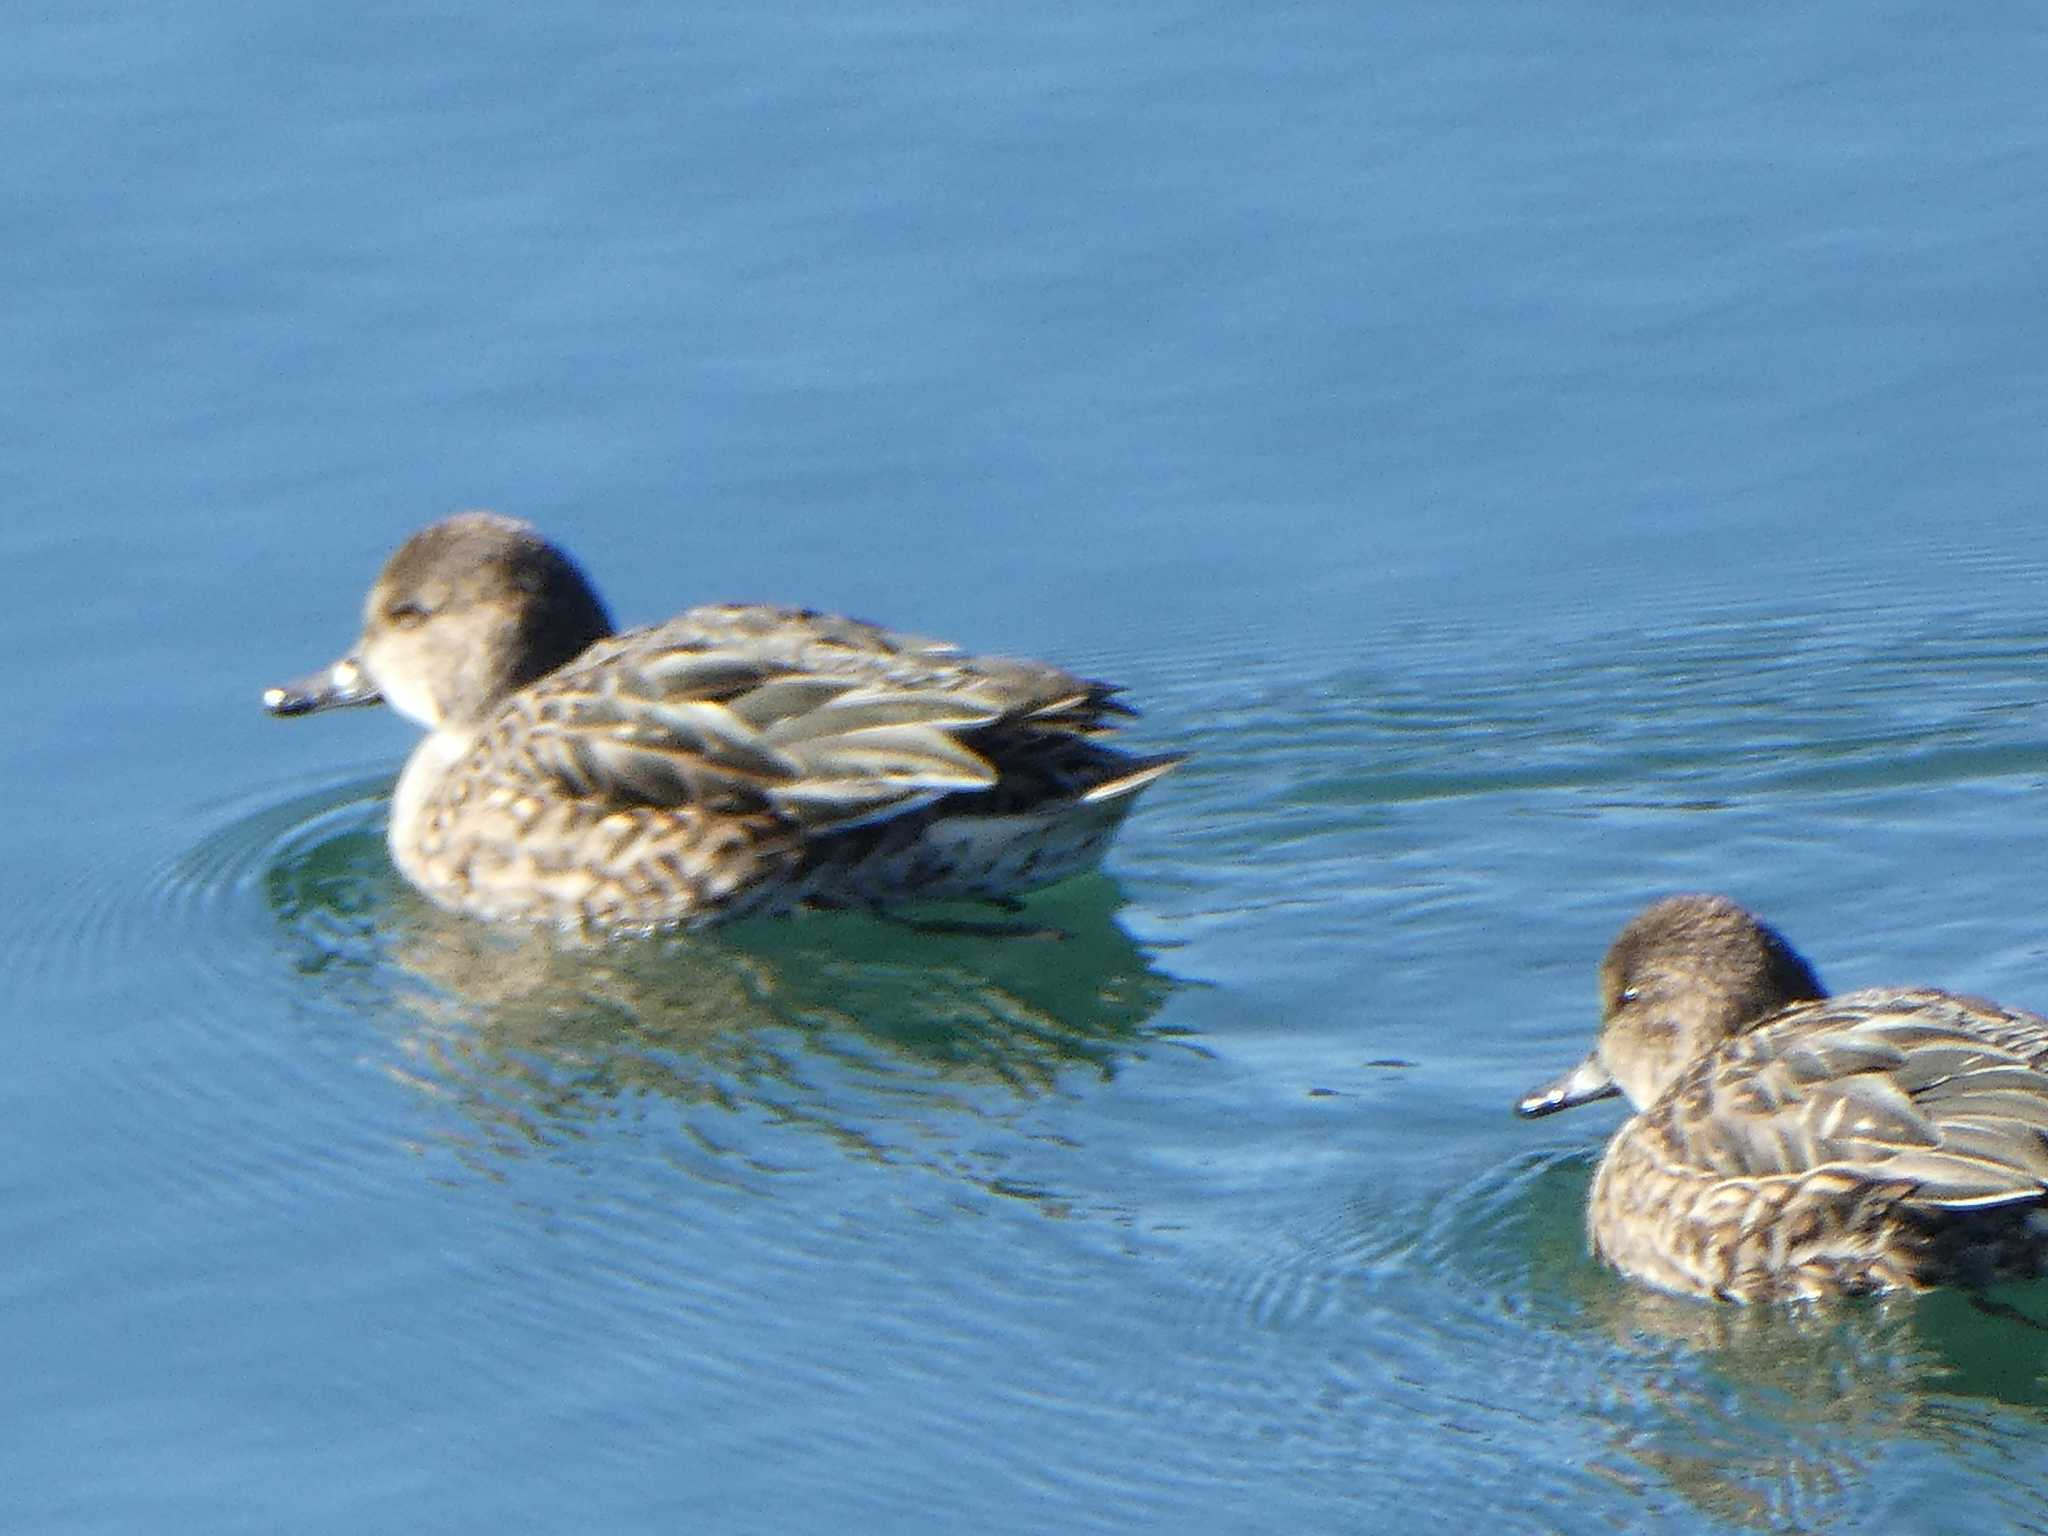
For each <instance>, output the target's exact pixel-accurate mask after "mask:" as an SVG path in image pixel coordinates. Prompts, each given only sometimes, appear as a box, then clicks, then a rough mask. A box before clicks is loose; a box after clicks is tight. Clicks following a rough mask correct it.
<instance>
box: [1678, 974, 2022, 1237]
mask: <svg viewBox="0 0 2048 1536" xmlns="http://www.w3.org/2000/svg"><path fill="white" fill-rule="evenodd" d="M1672 1091H1673V1093H1674V1094H1675V1095H1679V1096H1681V1097H1682V1099H1683V1101H1684V1107H1683V1108H1682V1109H1680V1110H1679V1111H1678V1112H1677V1113H1675V1114H1674V1115H1673V1116H1672V1117H1671V1123H1672V1124H1674V1125H1682V1126H1683V1127H1684V1128H1685V1129H1684V1131H1683V1135H1682V1139H1683V1143H1684V1149H1683V1150H1684V1158H1685V1160H1687V1161H1690V1162H1692V1163H1694V1164H1695V1166H1699V1167H1702V1168H1705V1169H1709V1170H1711V1171H1713V1172H1716V1173H1719V1174H1722V1175H1725V1176H1729V1177H1735V1178H1765V1177H1771V1176H1774V1175H1792V1176H1801V1177H1805V1176H1835V1177H1839V1178H1841V1179H1844V1180H1847V1181H1851V1182H1854V1183H1859V1184H1870V1183H1877V1184H1887V1185H1898V1186H1901V1198H1902V1199H1903V1200H1904V1201H1905V1202H1906V1203H1907V1204H1909V1205H1911V1204H1918V1205H1926V1206H1939V1207H1944V1208H1951V1209H1954V1208H1966V1207H1973V1206H1989V1205H2000V1204H2005V1203H2008V1202H2011V1201H2016V1200H2033V1199H2039V1198H2040V1197H2041V1196H2042V1195H2044V1194H2048V1020H2044V1019H2041V1018H2039V1017H2037V1016H2035V1015H2033V1014H2026V1013H2018V1012H2015V1011H2012V1010H2009V1009H2004V1008H2000V1007H1998V1006H1997V1005H1996V1004H1993V1003H1987V1002H1984V1001H1982V1000H1981V999H1976V998H1968V997H1961V996H1957V995H1955V994H1952V993H1945V992H1934V991H1912V992H1894V991H1870V992H1855V993H1847V994H1844V995H1843V996H1841V997H1837V998H1832V999H1828V1000H1826V1001H1823V1002H1818V1003H1810V1004H1802V1005H1800V1006H1798V1007H1796V1008H1793V1009H1791V1010H1788V1011H1787V1012H1786V1013H1783V1014H1780V1015H1778V1016H1777V1017H1776V1018H1775V1019H1771V1020H1767V1021H1766V1022H1765V1023H1763V1024H1761V1025H1759V1026H1758V1027H1757V1028H1756V1029H1754V1030H1752V1031H1750V1032H1749V1033H1747V1034H1745V1035H1742V1036H1740V1037H1738V1038H1737V1039H1735V1040H1733V1041H1730V1042H1729V1043H1728V1045H1727V1046H1725V1047H1723V1048H1722V1049H1721V1050H1720V1051H1717V1052H1716V1053H1714V1055H1713V1056H1711V1057H1709V1058H1708V1060H1707V1061H1706V1062H1704V1063H1702V1065H1701V1067H1700V1068H1697V1069H1695V1071H1694V1072H1693V1073H1691V1074H1689V1075H1688V1077H1686V1078H1685V1079H1682V1080H1681V1082H1680V1083H1679V1084H1678V1085H1676V1086H1675V1087H1674V1089H1673V1090H1672Z"/></svg>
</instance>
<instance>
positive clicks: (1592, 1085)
mask: <svg viewBox="0 0 2048 1536" xmlns="http://www.w3.org/2000/svg"><path fill="white" fill-rule="evenodd" d="M1620 1092H1621V1086H1620V1085H1619V1084H1618V1083H1616V1082H1615V1081H1614V1079H1613V1078H1611V1077H1609V1076H1608V1075H1607V1069H1606V1068H1605V1067H1603V1066H1601V1065H1600V1059H1599V1058H1598V1057H1597V1056H1588V1057H1587V1058H1586V1059H1585V1060H1584V1061H1582V1062H1580V1063H1579V1064H1578V1065H1577V1066H1576V1067H1573V1068H1572V1069H1571V1071H1569V1072H1567V1073H1565V1075H1564V1076H1563V1077H1560V1078H1558V1079H1556V1080H1555V1081H1554V1082H1548V1083H1545V1084H1544V1085H1543V1086H1542V1087H1541V1088H1538V1089H1537V1090H1536V1091H1535V1092H1533V1093H1530V1094H1525V1095H1524V1096H1523V1097H1522V1098H1521V1099H1520V1100H1519V1101H1518V1102H1517V1103H1516V1105H1515V1113H1516V1114H1518V1115H1520V1116H1521V1117H1522V1118H1523V1119H1524V1120H1534V1119H1537V1118H1538V1117H1540V1116H1543V1115H1554V1114H1556V1113H1557V1112H1558V1111H1559V1110H1560V1109H1574V1108H1576V1107H1577V1106H1579V1105H1581V1104H1591V1103H1592V1102H1593V1101H1594V1100H1595V1099H1611V1098H1613V1097H1614V1096H1615V1095H1616V1094H1618V1093H1620Z"/></svg>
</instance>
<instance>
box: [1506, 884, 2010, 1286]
mask: <svg viewBox="0 0 2048 1536" xmlns="http://www.w3.org/2000/svg"><path fill="white" fill-rule="evenodd" d="M1600 999H1601V1013H1602V1018H1601V1024H1600V1032H1599V1038H1598V1042H1597V1044H1595V1046H1594V1047H1593V1050H1592V1052H1591V1054H1590V1055H1588V1056H1587V1057H1586V1059H1585V1060H1584V1061H1583V1062H1581V1063H1580V1064H1579V1065H1578V1066H1576V1067H1574V1068H1573V1069H1572V1070H1571V1071H1569V1072H1567V1073H1565V1074H1564V1075H1563V1076H1561V1077H1559V1078H1557V1079H1556V1080H1555V1081H1553V1082H1550V1083H1547V1084H1545V1085H1544V1086H1543V1087H1541V1088H1538V1089H1536V1090H1535V1091H1533V1092H1531V1093H1529V1094H1527V1095H1526V1096H1524V1097H1523V1098H1522V1099H1521V1100H1520V1102H1519V1103H1517V1105H1516V1106H1515V1108H1516V1111H1517V1113H1519V1114H1521V1115H1522V1116H1524V1117H1531V1118H1533V1117H1536V1116H1541V1115H1549V1114H1553V1113H1555V1112H1557V1111H1559V1110H1563V1109H1569V1108H1571V1107H1573V1106H1575V1105H1580V1104H1587V1103H1591V1102H1593V1101H1595V1100H1599V1099H1604V1098H1609V1097H1614V1096H1617V1095H1619V1096H1621V1097H1625V1098H1626V1099H1627V1100H1628V1103H1629V1106H1630V1108H1631V1109H1632V1110H1633V1111H1634V1113H1633V1114H1631V1115H1630V1117H1629V1118H1628V1119H1627V1120H1626V1121H1624V1122H1623V1123H1622V1126H1621V1128H1620V1129H1619V1130H1618V1131H1616V1132H1615V1134H1614V1137H1613V1139H1612V1140H1611V1141H1610V1142H1608V1144H1607V1148H1606V1151H1605V1152H1604V1153H1603V1155H1602V1156H1601V1159H1600V1164H1599V1168H1598V1170H1597V1172H1596V1173H1595V1174H1594V1176H1593V1185H1592V1190H1591V1192H1590V1194H1589V1197H1588V1200H1587V1209H1586V1230H1587V1238H1588V1242H1589V1245H1590V1247H1591V1250H1592V1253H1593V1256H1594V1257H1595V1258H1596V1259H1597V1260H1599V1261H1600V1262H1602V1263H1604V1264H1606V1265H1608V1266H1609V1267H1611V1268H1613V1269H1615V1270H1618V1271H1620V1272H1621V1273H1622V1274H1623V1275H1626V1276H1628V1277H1629V1278H1631V1279H1633V1280H1636V1281H1639V1282H1642V1283H1644V1284H1647V1285H1650V1286H1653V1287H1656V1288H1658V1289H1660V1290H1664V1291H1669V1292H1674V1293H1677V1294H1679V1295H1685V1296H1693V1297H1700V1298H1708V1299H1717V1300H1723V1301H1731V1302H1745V1303H1754V1302H1779V1301H1807V1300H1817V1299H1819V1298H1822V1297H1830V1296H1843V1295H1863V1294H1870V1293H1875V1292H1884V1291H1924V1290H1927V1289H1930V1288H1932V1287H1935V1286H1940V1285H1959V1286H1966V1287H1970V1288H1973V1289H1976V1290H1981V1289H1982V1288H1983V1287H1984V1286H1986V1285H1989V1284H1992V1283H1995V1282H1997V1281H2000V1280H2008V1279H2016V1278H2022V1277H2032V1276H2039V1275H2041V1274H2042V1273H2043V1272H2044V1268H2048V1019H2044V1018H2042V1017H2041V1016H2039V1015H2038V1014H2032V1013H2025V1012H2021V1011H2018V1010H2016V1009H2011V1008H2006V1007H2002V1006H2000V1005H1999V1004H1997V1003H1993V1002H1990V1001H1987V1000H1986V999H1984V998H1980V997H1973V996H1969V995H1966V994H1961V993H1955V992H1946V991H1940V990H1937V989H1932V988H1903V989H1901V988H1887V987H1873V988H1867V989H1864V990H1861V991H1854V992H1844V993H1840V994H1836V995H1830V994H1829V993H1828V992H1827V991H1826V989H1825V988H1824V987H1823V986H1822V985H1821V982H1820V979H1819V977H1818V975H1817V974H1816V973H1815V971H1814V969H1813V966H1812V965H1811V964H1810V963H1809V962H1808V961H1807V960H1806V959H1805V957H1804V956H1802V955H1801V954H1800V953H1799V952H1798V951H1797V950H1795V949H1794V948H1793V947H1792V945H1791V944H1790V943H1789V942H1787V941H1786V939H1785V938H1784V936H1783V935H1782V934H1780V933H1779V932H1778V931H1777V930H1776V929H1774V928H1772V927H1771V926H1769V925H1768V924H1766V923H1764V922H1763V921H1761V920H1760V919H1758V918H1757V917H1755V916H1754V915H1752V914H1751V913H1750V912H1748V911H1747V910H1745V909H1744V908H1743V907H1741V906H1740V905H1738V904H1737V903H1736V902H1734V901H1732V900H1730V899H1729V898H1727V897H1725V896H1716V895H1683V896H1674V897H1670V898H1668V899H1666V900H1663V901H1659V902H1657V903H1656V904H1654V905H1652V906H1650V907H1649V908H1647V909H1646V910H1644V911H1643V912H1642V913H1640V914H1639V915H1638V916H1637V917H1636V918H1635V919H1634V920H1633V921H1631V922H1630V923H1629V924H1628V925H1627V926H1626V927H1625V928H1623V929H1622V931H1621V933H1620V935H1619V936H1618V937H1617V938H1616V939H1615V940H1614V943H1613V945H1612V946H1611V947H1610V948H1609V949H1608V951H1607V954H1606V958H1605V959H1604V960H1603V962H1602V963H1601V967H1600Z"/></svg>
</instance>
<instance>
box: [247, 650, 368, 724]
mask: <svg viewBox="0 0 2048 1536" xmlns="http://www.w3.org/2000/svg"><path fill="white" fill-rule="evenodd" d="M383 702H384V697H383V695H382V694H380V693H378V692H377V685H376V684H375V683H373V682H371V681H370V674H369V673H367V672H365V671H364V670H363V664H362V663H361V662H359V661H357V660H356V659H355V657H353V656H344V657H342V658H341V660H339V661H337V662H336V663H335V664H334V665H333V666H331V667H322V668H321V669H320V670H319V671H318V672H315V673H312V674H311V675H309V676H306V677H301V678H298V679H296V680H294V681H292V682H289V683H283V684H280V685H279V686H278V687H275V688H266V689H264V690H263V707H264V708H265V709H267V710H269V711H270V712H271V713H272V714H273V715H310V714H312V713H314V712H315V711H316V710H322V709H346V708H349V707H351V706H352V705H357V704H381V703H383Z"/></svg>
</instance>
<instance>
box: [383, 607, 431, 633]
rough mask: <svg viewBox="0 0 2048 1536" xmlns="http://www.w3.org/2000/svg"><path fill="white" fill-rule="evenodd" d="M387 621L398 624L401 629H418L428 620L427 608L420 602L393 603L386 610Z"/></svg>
mask: <svg viewBox="0 0 2048 1536" xmlns="http://www.w3.org/2000/svg"><path fill="white" fill-rule="evenodd" d="M384 618H385V621H386V622H387V623H391V624H396V625H397V626H398V627H399V628H400V629H417V628H419V626H420V625H421V624H423V623H424V622H426V618H427V610H426V608H425V607H423V606H422V605H421V604H419V603H414V602H404V603H393V604H392V605H391V606H390V607H389V608H386V609H385V610H384Z"/></svg>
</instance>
